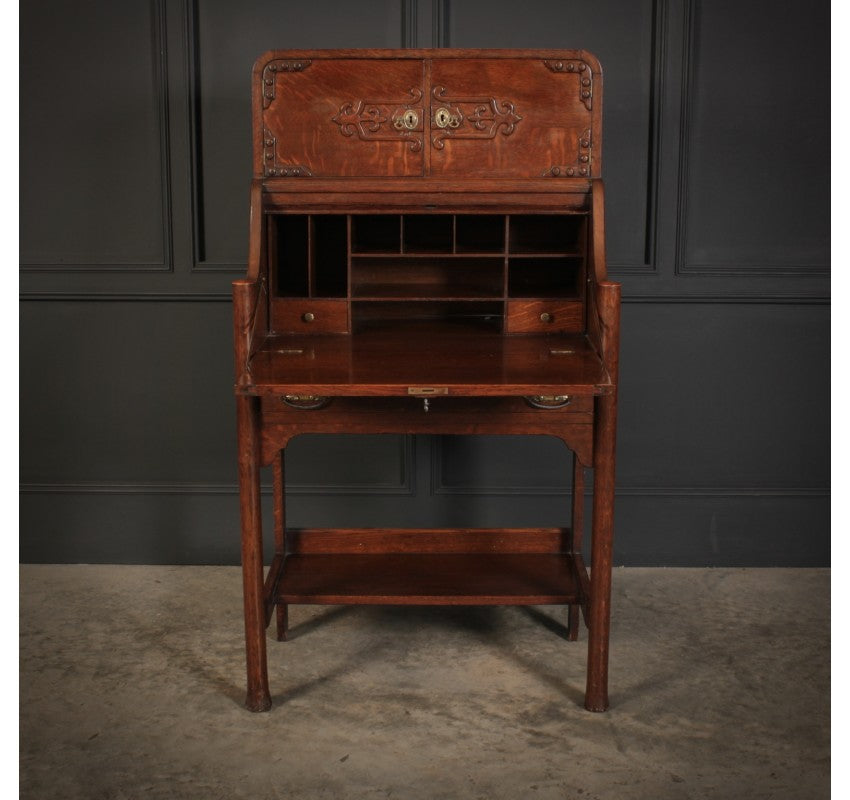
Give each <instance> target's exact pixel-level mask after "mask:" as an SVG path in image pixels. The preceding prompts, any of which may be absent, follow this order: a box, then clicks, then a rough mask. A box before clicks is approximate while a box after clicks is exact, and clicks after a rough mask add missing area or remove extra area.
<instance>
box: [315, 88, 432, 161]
mask: <svg viewBox="0 0 850 800" xmlns="http://www.w3.org/2000/svg"><path fill="white" fill-rule="evenodd" d="M410 98H411V99H410V100H409V101H408V102H406V103H405V102H404V101H397V100H358V101H356V102H351V103H344V104H343V105H342V106H340V109H339V113H338V114H337V115H336V116H334V117H331V120H332V121H333V122H335V123H336V124H337V125H339V132H340V133H341V134H342V135H343V136H357V138H358V139H361V140H363V141H379V142H404V141H406V142H407V144H408V147H410V150H411V152H414V153H416V152H419V151H420V150H421V149H422V135H421V134H422V131H423V130H424V109H423V108H422V107H421V106H419V107H417V106H416V104H417V103H420V102H421V101H422V91H421V89H411V90H410ZM417 134H418V135H417Z"/></svg>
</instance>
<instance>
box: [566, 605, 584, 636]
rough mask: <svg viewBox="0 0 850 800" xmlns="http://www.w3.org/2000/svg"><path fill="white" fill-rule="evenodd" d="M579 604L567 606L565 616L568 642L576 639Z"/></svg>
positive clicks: (578, 623)
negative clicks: (566, 614)
mask: <svg viewBox="0 0 850 800" xmlns="http://www.w3.org/2000/svg"><path fill="white" fill-rule="evenodd" d="M580 609H581V606H578V605H575V604H573V605H571V606H569V611H568V617H567V640H568V641H570V642H575V641H578V629H579V625H580V624H581V623H580V620H579V611H580Z"/></svg>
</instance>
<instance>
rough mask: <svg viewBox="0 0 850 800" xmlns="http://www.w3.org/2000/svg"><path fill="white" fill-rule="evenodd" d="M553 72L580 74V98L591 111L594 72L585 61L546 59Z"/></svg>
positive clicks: (545, 62) (546, 63)
mask: <svg viewBox="0 0 850 800" xmlns="http://www.w3.org/2000/svg"><path fill="white" fill-rule="evenodd" d="M543 63H544V64H545V65H546V66H547V67H548V68H549V69H551V70H552V72H559V73H563V74H573V75H578V84H579V99H580V100H581V102H582V103H584V107H585V108H586V109H587V110H588V111H590V108H591V105H592V103H593V72H592V71H591V69H590V67H589V66H588V65H587V64H585V62H584V61H544V62H543Z"/></svg>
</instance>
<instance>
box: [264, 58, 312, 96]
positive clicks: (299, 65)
mask: <svg viewBox="0 0 850 800" xmlns="http://www.w3.org/2000/svg"><path fill="white" fill-rule="evenodd" d="M312 63H313V62H312V61H311V60H310V59H309V58H306V59H301V60H299V61H282V60H277V61H269V63H268V64H266V66H265V68H264V69H263V108H268V107H269V106H270V105H271V102H272V100H274V90H275V74H276V73H278V72H303V71H304V70H305V69H307V67H309V66H310V64H312Z"/></svg>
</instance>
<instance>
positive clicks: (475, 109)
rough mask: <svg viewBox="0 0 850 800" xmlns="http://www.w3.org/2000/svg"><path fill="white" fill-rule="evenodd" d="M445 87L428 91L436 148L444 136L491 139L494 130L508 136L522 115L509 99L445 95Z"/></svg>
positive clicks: (494, 135) (442, 146)
mask: <svg viewBox="0 0 850 800" xmlns="http://www.w3.org/2000/svg"><path fill="white" fill-rule="evenodd" d="M446 93H447V89H446V88H445V87H444V86H435V87H434V89H433V90H432V92H431V97H432V106H431V124H432V131H434V135H433V137H432V139H431V142H432V144H433V145H434V147H435V148H436V149H437V150H442V149H443V148H444V147H445V146H446V139H494V138H495V137H496V134H497V133H502V135H504V136H510V135H511V134H512V133H513V132H514V130H516V126H517V123H519V122H521V121H522V117H521V116H520V115H519V114H517V112H516V108H515V107H514V104H513V103H512V102H511V101H510V100H501V101H499V100H497V99H496V98H495V97H458V98H448V97H447V96H446Z"/></svg>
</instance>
